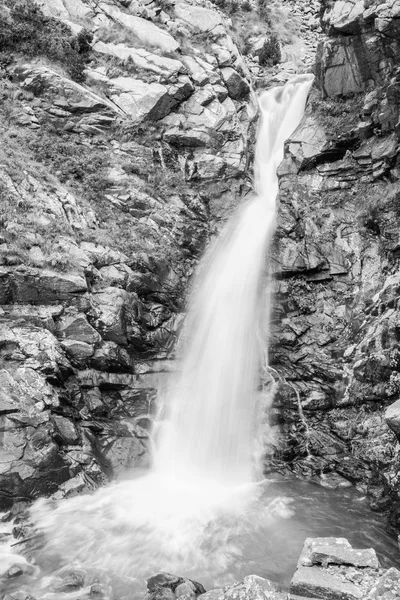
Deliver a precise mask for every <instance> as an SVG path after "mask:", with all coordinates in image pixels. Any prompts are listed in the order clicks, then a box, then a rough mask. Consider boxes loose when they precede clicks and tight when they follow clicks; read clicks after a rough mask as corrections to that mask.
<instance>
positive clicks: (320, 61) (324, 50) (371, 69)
mask: <svg viewBox="0 0 400 600" xmlns="http://www.w3.org/2000/svg"><path fill="white" fill-rule="evenodd" d="M322 5H323V15H322V26H323V28H324V30H325V32H326V33H327V34H328V36H329V39H328V40H325V41H322V42H321V43H320V45H319V48H318V50H317V76H318V79H319V84H320V88H321V91H322V93H323V95H324V96H341V95H345V96H346V95H348V94H351V93H359V92H363V91H365V90H367V89H368V88H369V87H376V86H379V85H386V83H387V80H388V77H390V75H391V73H392V72H393V70H394V67H396V65H398V62H399V58H400V47H399V34H400V21H399V7H398V5H397V2H390V1H389V2H378V1H371V2H364V3H363V2H356V1H352V0H348V1H346V2H329V1H328V2H327V1H326V0H323V2H322Z"/></svg>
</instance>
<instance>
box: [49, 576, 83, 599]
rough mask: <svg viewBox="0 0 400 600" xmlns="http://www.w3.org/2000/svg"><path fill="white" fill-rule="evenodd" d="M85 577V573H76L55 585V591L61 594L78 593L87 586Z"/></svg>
mask: <svg viewBox="0 0 400 600" xmlns="http://www.w3.org/2000/svg"><path fill="white" fill-rule="evenodd" d="M85 576H86V574H85V572H84V571H74V572H73V573H71V574H70V575H67V577H64V578H63V579H62V580H61V581H59V582H57V583H55V584H53V586H52V588H53V591H54V592H57V593H59V594H63V593H71V592H76V591H77V590H80V589H81V588H83V586H84V585H85Z"/></svg>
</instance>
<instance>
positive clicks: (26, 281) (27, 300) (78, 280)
mask: <svg viewBox="0 0 400 600" xmlns="http://www.w3.org/2000/svg"><path fill="white" fill-rule="evenodd" d="M0 279H3V290H1V286H0V292H2V296H1V297H0V301H1V303H2V304H8V303H11V302H15V303H21V304H35V303H37V304H45V305H46V304H57V302H60V301H63V300H67V299H68V298H71V297H72V295H74V294H80V293H82V292H86V291H87V283H86V280H85V278H84V277H83V276H82V275H80V274H79V275H78V274H72V273H71V274H64V273H59V272H57V271H50V270H48V269H43V270H38V269H33V268H30V267H24V266H21V267H16V268H7V269H6V268H1V267H0Z"/></svg>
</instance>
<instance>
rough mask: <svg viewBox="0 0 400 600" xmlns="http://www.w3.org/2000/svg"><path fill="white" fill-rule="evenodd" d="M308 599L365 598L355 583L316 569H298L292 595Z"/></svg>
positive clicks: (337, 599)
mask: <svg viewBox="0 0 400 600" xmlns="http://www.w3.org/2000/svg"><path fill="white" fill-rule="evenodd" d="M292 594H296V595H297V596H300V597H302V598H303V597H306V598H318V597H319V598H326V599H327V600H343V598H345V599H346V600H358V599H361V598H362V597H363V593H362V592H361V590H360V589H359V588H358V587H356V586H355V585H354V584H353V583H350V582H346V581H342V580H341V579H339V578H338V577H335V576H334V575H331V574H330V573H325V572H324V571H322V570H321V569H318V568H315V567H301V568H299V569H297V571H296V573H295V574H294V576H293V578H292V581H291V583H290V595H292Z"/></svg>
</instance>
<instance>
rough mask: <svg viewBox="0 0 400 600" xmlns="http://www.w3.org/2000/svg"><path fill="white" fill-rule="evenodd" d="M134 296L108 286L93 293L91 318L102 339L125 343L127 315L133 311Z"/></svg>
mask: <svg viewBox="0 0 400 600" xmlns="http://www.w3.org/2000/svg"><path fill="white" fill-rule="evenodd" d="M135 301H136V299H135V296H134V295H133V294H129V293H128V292H126V291H125V290H122V289H120V288H116V287H108V288H105V289H103V290H101V291H99V292H95V293H94V294H93V309H92V313H91V314H92V318H91V321H92V322H93V324H94V326H95V328H96V329H97V331H99V332H100V333H101V336H102V338H103V339H104V340H109V341H112V342H116V343H117V344H122V345H126V344H127V343H128V340H127V317H128V315H131V314H132V312H134V304H135Z"/></svg>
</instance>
